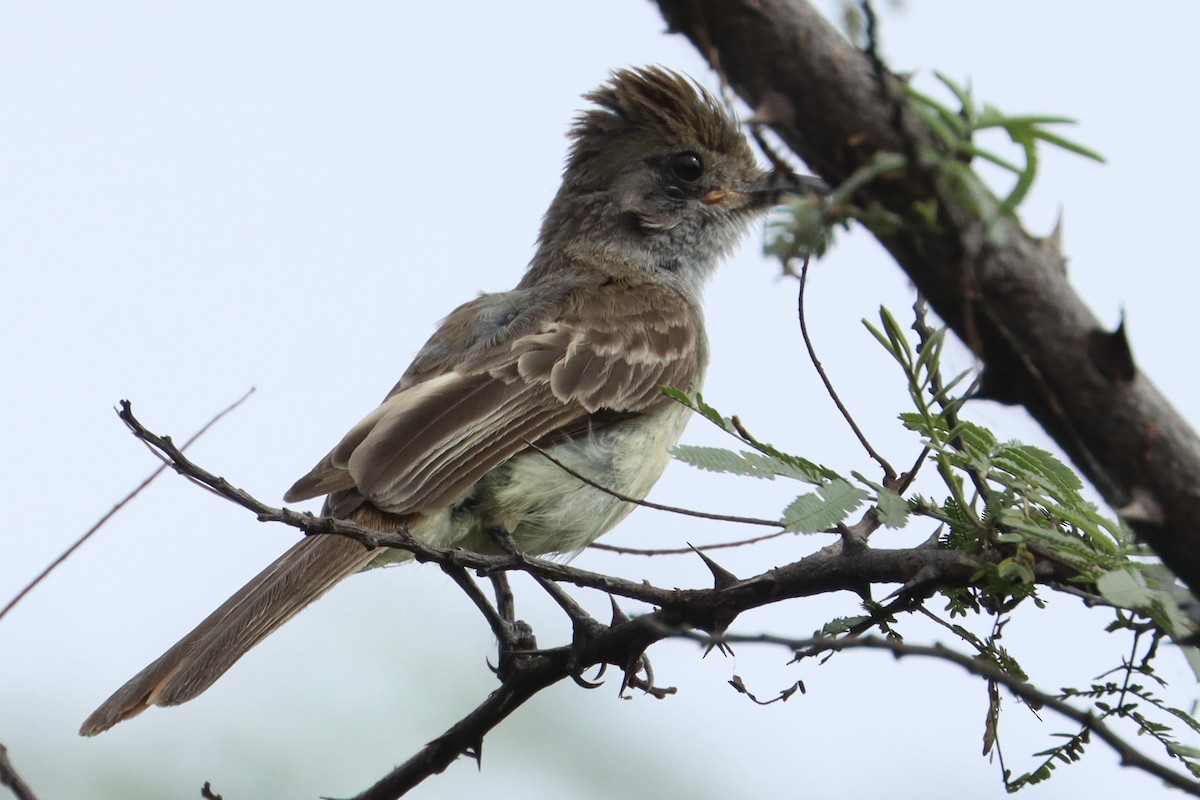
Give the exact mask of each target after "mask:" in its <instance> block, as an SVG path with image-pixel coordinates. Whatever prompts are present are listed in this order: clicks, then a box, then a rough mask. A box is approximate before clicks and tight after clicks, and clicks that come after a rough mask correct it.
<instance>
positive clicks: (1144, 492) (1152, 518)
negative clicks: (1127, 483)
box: [1117, 486, 1165, 525]
mask: <svg viewBox="0 0 1200 800" xmlns="http://www.w3.org/2000/svg"><path fill="white" fill-rule="evenodd" d="M1132 495H1133V499H1132V500H1130V501H1129V502H1128V503H1126V504H1125V505H1123V506H1121V507H1120V508H1118V509H1117V514H1118V515H1120V516H1121V517H1122V518H1123V519H1126V520H1128V521H1129V522H1132V523H1134V524H1137V523H1145V524H1149V525H1162V524H1163V520H1164V519H1165V515H1164V514H1163V510H1162V506H1161V505H1160V504H1159V502H1158V500H1156V499H1155V498H1154V495H1153V494H1152V493H1151V492H1150V491H1149V490H1148V489H1145V488H1143V487H1141V486H1135V487H1133V492H1132Z"/></svg>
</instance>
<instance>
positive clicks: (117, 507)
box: [0, 386, 254, 619]
mask: <svg viewBox="0 0 1200 800" xmlns="http://www.w3.org/2000/svg"><path fill="white" fill-rule="evenodd" d="M252 394H254V387H253V386H251V387H250V389H249V391H247V392H246V393H245V394H244V395H242V396H241V397H239V398H238V399H237V400H235V401H234V402H233V403H231V404H229V405H228V406H226V407H225V409H224V410H223V411H221V412H220V413H218V414H217V415H216V416H215V417H213V418H212V419H210V420H209V421H208V422H206V423H205V424H204V427H202V428H201V429H200V430H198V431H196V432H195V433H194V434H192V438H190V439H188V440H187V441H186V442H184V443H183V447H181V448H179V449H180V451H183V450H187V449H188V448H189V447H191V446H192V443H193V442H195V441H196V440H197V439H199V438H200V437H201V436H203V435H204V434H205V433H207V432H208V429H209V428H211V427H212V426H213V425H215V424H217V423H218V422H220V421H221V420H222V419H223V418H224V417H225V415H226V414H229V413H230V412H231V411H233V410H234V409H235V408H237V407H238V406H240V405H241V404H242V403H244V402H246V399H247V398H248V397H250V395H252ZM166 468H167V465H166V464H163V465H162V466H161V467H159V468H158V469H156V470H154V472H152V473H150V477H148V478H146V479H145V480H144V481H142V482H141V483H139V484H138V485H137V488H135V489H134V490H133V491H132V492H130V493H129V494H127V495H125V496H124V497H123V498H121V501H120V502H119V503H117V504H116V505H115V506H113V507H112V508H111V509H109V511H108V513H107V514H105V515H104V516H103V517H101V518H100V519H99V520H97V521H96V524H95V525H93V526H92V527H90V528H88V529H87V532H86V533H84V534H83V535H82V536H80V537H79V538H78V539H76V540H75V542H74V544H72V545H71V546H70V547H68V548H67V549H66V550H64V551H63V552H62V554H61V555H59V557H58V558H56V559H54V560H53V561H51V562H50V564H49V565H48V566H47V567H46V568H45V569H44V570H42V571H41V572H39V573H38V575H37V577H36V578H34V579H33V580H31V581H30V582H29V583H28V584H26V586H25V588H23V589H21V591H19V592H17V596H16V597H14V598H13V599H12V600H9V601H8V605H6V606H4V608H2V609H0V619H4V615H5V614H7V613H8V612H9V611H11V610H12V609H13V608H14V607H16V605H17V603H19V602H21V599H22V598H24V597H25V595H27V594H29V593H30V592H31V591H33V588H34V587H35V586H37V585H38V584H39V583H41V582H42V581H43V580H45V578H46V576H48V575H49V574H50V573H51V572H53V571H54V570H55V569H57V568H58V566H59V565H60V564H62V563H63V562H64V561H66V560H67V559H68V558H70V557H71V554H72V553H74V552H75V551H76V550H78V549H79V548H80V547H81V546H83V543H84V542H86V541H87V540H88V539H90V538H92V535H93V534H94V533H96V531H98V530H100V528H101V527H103V525H104V523H106V522H108V521H109V520H110V519H112V517H113V515H114V514H116V513H117V512H118V511H120V510H121V509H122V508H124V507H125V505H126V504H127V503H129V501H130V500H132V499H133V498H135V497H137V496H138V495H139V494H141V492H142V490H143V489H145V488H146V487H147V486H149V485H150V484H151V483H152V482H153V481H154V479H155V478H157V477H158V476H159V475H161V474H162V473H163V470H165V469H166Z"/></svg>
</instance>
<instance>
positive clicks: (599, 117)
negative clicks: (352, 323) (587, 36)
mask: <svg viewBox="0 0 1200 800" xmlns="http://www.w3.org/2000/svg"><path fill="white" fill-rule="evenodd" d="M587 97H588V99H589V100H591V101H592V102H593V103H595V106H596V107H595V108H593V109H591V110H588V111H585V112H583V113H582V114H581V115H580V116H579V118H578V119H577V121H576V124H575V126H574V128H573V129H572V131H571V137H572V140H573V144H572V147H571V150H570V153H569V156H568V159H567V166H566V169H565V171H564V174H563V184H562V188H561V189H560V191H559V192H558V195H557V196H556V197H555V199H554V202H553V203H552V204H551V206H550V209H549V210H548V211H547V213H546V218H545V220H544V223H543V226H542V232H541V236H540V241H539V249H538V252H537V254H536V256H535V257H534V259H533V261H532V263H531V264H530V266H529V269H528V271H527V272H526V274H525V276H524V278H523V279H522V280H521V282H520V283H519V284H518V285H517V287H516V288H515V289H513V290H511V291H509V292H501V293H495V294H485V295H481V296H480V297H478V298H476V299H475V300H472V301H471V302H468V303H466V304H464V305H462V306H460V307H459V308H458V309H456V310H455V311H454V312H452V313H451V314H450V315H449V316H448V317H446V318H445V320H443V321H442V323H441V325H440V326H439V328H438V330H437V331H436V332H435V333H434V335H433V336H432V337H431V338H430V340H429V342H427V343H426V345H425V347H424V348H423V349H422V350H421V351H420V353H419V354H418V355H417V358H416V359H415V360H414V362H413V363H412V365H411V366H410V367H409V369H408V370H407V371H406V372H405V374H404V376H403V377H402V378H401V379H400V382H399V383H397V384H396V386H395V388H393V389H392V391H391V392H390V393H389V394H388V396H387V397H386V398H385V399H384V401H383V403H382V404H381V405H380V406H379V407H378V408H377V409H376V410H375V411H373V412H372V413H371V414H369V415H368V416H367V417H365V418H364V419H363V420H362V421H361V422H360V423H359V424H358V425H356V426H354V428H352V429H351V430H350V432H349V433H347V434H346V436H345V437H344V438H343V439H342V441H341V442H340V443H339V444H338V445H337V446H336V447H334V448H333V449H332V450H331V451H330V452H329V454H328V455H326V456H325V458H323V459H322V460H321V461H320V462H319V463H318V464H317V465H316V466H315V467H314V468H313V469H312V470H311V471H310V472H309V473H308V474H307V475H305V476H304V477H303V478H301V479H300V480H299V481H297V482H296V484H295V485H294V486H293V487H292V488H291V489H290V490H289V491H288V493H287V495H286V496H285V499H286V500H287V501H288V502H295V501H299V500H304V499H308V498H312V497H318V496H320V495H328V498H327V499H326V501H325V507H324V510H325V513H326V514H330V515H333V516H338V517H342V518H347V519H352V520H355V521H356V522H359V523H360V524H363V525H368V526H371V527H375V528H379V529H381V530H396V529H398V528H400V527H406V528H408V529H409V530H411V531H412V532H413V533H414V534H415V535H417V536H420V537H422V538H425V539H426V540H428V541H431V542H434V543H437V544H441V545H448V546H458V547H466V548H470V549H475V550H478V551H483V552H486V551H490V550H494V549H495V548H496V544H495V540H494V539H495V537H494V535H493V529H496V528H502V529H504V530H505V531H507V532H508V533H509V534H511V536H512V538H513V540H514V541H515V542H516V543H517V545H518V547H520V548H521V549H522V550H523V551H525V552H528V553H530V554H543V553H572V552H575V551H577V550H579V549H581V548H583V547H585V546H586V545H587V544H588V543H590V542H591V541H593V540H594V539H595V538H596V537H598V536H600V535H601V534H603V533H604V532H605V531H607V530H609V529H610V528H611V527H612V526H613V525H615V524H616V523H617V521H619V520H620V519H621V518H622V517H624V516H625V515H626V514H627V513H629V511H630V510H631V506H630V504H628V503H625V502H621V501H618V500H616V499H615V498H613V497H612V496H611V495H609V494H606V493H604V492H601V491H599V490H597V489H595V488H593V487H591V486H588V485H587V484H585V483H582V482H580V481H579V480H578V479H576V478H573V477H571V476H570V475H568V474H567V473H565V472H564V471H563V470H561V469H560V468H559V467H557V466H555V465H553V464H552V463H551V462H549V461H548V460H547V459H545V458H544V457H543V456H542V455H541V454H540V453H539V452H537V451H536V450H534V449H531V448H530V447H529V443H530V442H534V443H537V444H538V446H539V447H545V448H546V449H547V450H549V451H551V452H552V453H553V454H554V456H555V458H557V459H559V460H561V461H562V462H564V463H566V464H568V465H569V466H570V467H572V468H573V469H575V470H576V471H579V472H580V473H582V474H586V475H589V477H591V478H592V479H594V480H595V481H597V482H599V483H600V484H602V485H606V486H609V487H611V488H612V489H614V490H615V491H617V492H620V493H622V494H625V495H630V496H635V497H642V496H644V495H645V494H646V493H647V492H648V491H649V490H650V487H651V486H652V485H653V483H654V482H655V481H656V480H657V479H658V477H659V475H660V474H661V473H662V470H663V469H664V468H665V466H666V464H667V461H668V460H669V455H668V451H669V448H670V447H671V446H673V445H674V444H675V442H676V441H678V438H679V435H680V433H681V432H682V430H683V426H684V425H685V423H686V421H687V418H688V413H687V411H686V410H685V409H683V408H682V407H680V406H678V405H677V404H674V403H672V402H671V401H670V400H669V399H668V398H667V397H666V396H665V395H664V394H663V392H662V388H663V387H664V386H673V387H677V388H680V389H685V390H689V389H697V388H699V386H700V383H701V380H702V378H703V374H704V368H705V366H706V364H707V360H708V356H707V343H706V339H705V335H704V324H703V318H702V315H701V311H700V304H699V292H700V287H701V285H702V284H703V282H704V279H705V277H706V276H707V275H708V274H709V273H711V271H712V270H713V269H714V268H715V266H716V264H717V262H718V261H719V260H720V258H721V257H722V256H723V255H724V254H725V253H727V252H728V251H729V250H730V249H731V248H732V246H733V245H734V243H735V242H736V241H737V239H738V238H739V236H740V235H741V234H742V233H743V231H744V230H745V227H746V225H747V224H748V222H749V221H750V220H751V219H752V218H753V217H754V215H755V214H756V213H758V212H759V211H761V210H763V209H765V208H767V207H768V206H769V205H770V204H771V203H772V202H773V201H774V199H775V197H776V196H777V194H778V190H777V189H776V188H774V184H773V183H771V182H770V181H768V180H767V177H768V176H766V175H765V174H764V173H763V172H762V171H761V170H760V169H759V168H758V167H757V166H756V164H755V163H754V159H753V156H752V154H751V152H750V149H749V147H748V146H747V144H746V142H745V140H744V138H743V137H742V135H741V133H740V132H739V131H738V129H737V126H736V125H735V124H734V123H733V122H732V121H731V120H730V119H729V118H728V117H727V116H726V115H725V113H724V112H723V111H722V110H721V108H720V107H719V106H718V105H717V103H716V102H715V101H714V99H713V98H712V97H711V96H710V95H708V93H706V92H704V91H703V90H702V89H699V88H698V87H697V86H695V84H693V83H692V82H691V81H689V80H688V79H686V78H684V77H682V76H679V75H676V74H674V73H671V72H668V71H666V70H662V69H656V68H652V69H640V70H628V71H621V72H617V73H614V74H613V76H612V79H611V81H610V82H609V83H607V84H605V85H604V86H602V87H601V88H599V89H597V90H596V91H594V92H592V93H590V94H589V95H587ZM408 557H409V556H408V554H406V553H403V552H399V551H383V552H378V551H376V552H369V551H366V550H364V549H363V548H362V547H361V546H360V545H359V544H357V543H355V542H353V541H350V540H347V539H343V538H340V537H325V536H316V537H310V538H307V539H304V540H303V541H301V542H299V543H298V544H296V545H295V546H294V547H292V548H291V549H290V550H289V551H288V552H287V553H285V554H284V555H283V556H281V557H280V558H279V559H278V560H276V561H275V562H274V563H273V564H271V565H270V566H269V567H267V568H266V569H265V570H264V571H263V572H262V573H260V574H259V575H258V576H257V577H256V578H254V579H253V580H252V581H251V582H250V583H248V584H247V585H246V586H245V587H243V588H242V589H241V590H239V591H238V592H237V593H236V594H235V595H234V596H233V597H231V598H230V599H229V600H228V601H226V602H225V603H224V604H223V605H222V606H221V607H220V608H218V609H217V610H216V611H214V612H213V613H212V614H211V615H210V616H209V617H208V618H207V619H206V620H204V622H202V623H201V624H200V625H199V626H198V627H197V628H196V629H195V630H193V631H192V632H191V633H189V634H188V635H187V636H185V637H184V638H183V639H182V640H181V641H180V642H179V643H177V644H176V645H175V646H174V647H172V648H171V649H170V650H168V651H167V652H166V653H164V654H163V655H162V656H161V657H160V658H159V659H158V660H156V661H155V662H153V663H152V664H150V665H149V666H148V667H146V669H144V670H143V671H142V672H140V673H138V675H136V676H135V677H134V678H132V679H131V680H130V681H129V682H128V683H126V685H125V686H123V687H122V688H121V689H119V690H118V691H117V692H116V693H115V694H113V696H112V697H110V698H109V699H108V700H107V701H106V702H105V703H104V704H103V705H101V706H100V708H99V709H97V710H96V712H95V713H93V714H92V716H90V717H89V718H88V719H87V721H86V722H84V724H83V728H82V730H81V732H82V733H83V734H85V735H92V734H96V733H99V732H101V731H103V730H106V729H107V728H109V727H111V726H112V725H114V724H116V723H117V722H119V721H121V720H123V719H127V718H129V717H131V716H134V715H135V714H138V713H140V712H141V711H142V710H143V709H145V708H146V707H148V706H150V705H175V704H178V703H182V702H185V701H187V700H189V699H191V698H193V697H195V696H196V695H198V694H200V693H201V692H203V691H204V690H205V689H206V688H208V686H210V685H211V684H212V683H213V681H215V680H216V679H217V678H218V677H220V676H221V675H222V674H223V673H224V672H225V671H226V670H228V669H229V668H230V667H231V666H232V665H233V664H234V662H236V661H237V660H238V659H239V658H240V657H241V656H242V655H243V654H244V653H245V652H246V651H248V650H249V649H250V648H251V647H253V646H254V645H255V644H257V643H258V642H259V641H261V640H262V639H263V638H264V637H265V636H267V635H268V634H269V633H270V632H271V631H273V630H275V629H276V628H277V627H279V626H280V625H282V624H283V623H284V622H286V621H287V620H288V619H290V618H291V617H292V616H293V615H295V614H296V613H297V612H298V611H300V610H301V609H302V608H304V606H305V605H307V604H308V603H310V602H312V601H313V600H315V599H316V598H317V597H319V596H320V595H321V594H323V593H324V592H325V591H326V590H328V589H329V588H330V587H332V586H333V585H334V584H336V583H337V582H338V581H340V580H342V579H343V578H345V577H346V576H348V575H350V574H353V573H354V572H357V571H359V570H361V569H364V568H366V567H368V566H375V565H378V564H381V563H387V562H394V561H402V560H405V559H406V558H408Z"/></svg>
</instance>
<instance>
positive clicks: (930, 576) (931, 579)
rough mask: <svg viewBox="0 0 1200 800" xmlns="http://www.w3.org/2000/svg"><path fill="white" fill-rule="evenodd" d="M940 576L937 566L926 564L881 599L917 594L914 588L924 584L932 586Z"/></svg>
mask: <svg viewBox="0 0 1200 800" xmlns="http://www.w3.org/2000/svg"><path fill="white" fill-rule="evenodd" d="M941 577H942V573H941V571H940V570H939V569H938V568H937V567H935V566H933V565H932V564H926V565H925V566H923V567H921V568H920V569H919V570H917V574H916V575H913V576H912V577H911V578H909V579H908V582H907V583H905V584H904V585H903V586H901V587H900V588H899V589H897V590H896V591H894V592H892V593H891V594H889V595H888V596H887V597H885V598H883V599H884V600H891V599H893V598H896V597H913V596H914V595H916V594H917V592H916V591H915V590H916V589H919V588H921V587H924V586H933V585H935V584H937V582H938V581H939V580H940V579H941Z"/></svg>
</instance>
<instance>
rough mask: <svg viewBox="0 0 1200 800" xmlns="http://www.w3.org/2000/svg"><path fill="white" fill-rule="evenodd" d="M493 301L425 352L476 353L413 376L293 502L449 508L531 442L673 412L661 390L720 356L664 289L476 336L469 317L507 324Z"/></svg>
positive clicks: (476, 304) (605, 285) (617, 289)
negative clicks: (595, 422) (595, 418)
mask: <svg viewBox="0 0 1200 800" xmlns="http://www.w3.org/2000/svg"><path fill="white" fill-rule="evenodd" d="M489 297H492V296H487V295H485V296H484V297H483V298H480V299H478V300H476V301H472V303H471V304H468V306H464V307H463V308H462V309H459V311H458V312H455V314H454V315H451V316H450V317H448V318H447V320H446V322H445V323H443V328H442V329H440V330H439V332H438V333H437V334H435V335H434V337H433V338H432V339H431V340H430V344H427V345H426V347H425V350H424V351H423V352H426V353H437V354H438V358H439V359H442V358H444V356H443V355H442V354H443V353H444V352H445V350H446V349H447V348H446V347H445V346H443V344H442V343H441V340H440V339H439V337H442V339H444V340H448V341H452V342H453V343H454V344H455V345H456V346H459V347H462V348H465V351H466V352H465V354H464V357H463V358H462V359H460V360H459V361H458V362H457V363H455V364H452V365H451V364H449V362H444V363H446V365H447V366H446V369H445V370H444V371H443V372H440V373H435V371H434V370H433V369H431V368H429V369H427V368H425V367H422V368H421V370H419V371H418V372H419V379H412V378H410V376H406V378H405V379H402V380H401V382H400V383H399V384H398V385H397V387H396V389H395V390H393V393H392V394H391V395H390V396H389V397H388V398H387V399H386V400H385V401H384V402H383V404H382V405H381V406H380V407H379V408H377V409H376V410H375V411H373V412H372V413H371V414H369V415H368V416H367V417H365V418H364V419H363V420H362V421H361V422H360V423H358V425H356V426H354V428H352V429H351V430H350V432H349V433H348V434H346V436H345V438H343V440H342V441H341V442H340V443H339V444H338V445H337V446H336V447H335V448H334V449H333V450H332V451H331V452H330V453H329V455H327V456H326V457H325V458H324V459H322V461H321V462H320V463H319V464H317V466H316V467H314V468H313V470H312V471H311V472H309V474H308V475H306V476H304V477H303V478H301V479H300V480H299V481H297V482H296V485H295V486H293V487H292V489H291V490H290V491H289V492H288V494H287V495H286V499H287V500H288V501H289V502H291V501H295V500H300V499H305V498H308V497H315V496H317V495H319V494H323V493H326V492H329V491H338V490H342V489H350V488H354V489H356V490H357V491H358V492H359V493H360V494H361V495H362V496H363V497H364V498H366V499H367V500H368V501H369V502H370V503H372V504H373V505H375V506H376V507H377V508H380V509H382V510H384V511H388V512H391V513H395V514H410V513H422V512H428V511H432V510H436V509H440V508H443V507H445V506H446V505H447V504H449V503H451V502H453V501H454V500H455V499H457V498H459V497H461V496H463V495H464V494H465V493H466V492H467V491H468V490H469V489H470V487H471V486H472V485H473V484H474V483H475V482H476V481H478V480H479V479H480V478H482V477H483V476H484V475H485V474H486V473H487V472H489V471H490V470H492V469H494V468H495V467H497V466H498V465H500V464H502V463H504V461H506V460H508V459H509V458H512V457H513V456H514V455H516V454H517V453H519V452H521V451H522V450H525V449H526V448H527V447H528V446H529V443H530V442H535V441H537V440H539V439H542V438H543V437H545V436H547V435H550V434H553V433H555V432H556V431H560V430H563V429H568V430H575V429H579V426H580V424H584V425H585V427H584V428H583V429H586V422H585V421H586V419H587V418H589V417H590V416H591V415H593V414H596V413H602V414H604V415H605V419H606V420H608V421H611V419H610V418H611V417H612V415H613V413H617V414H639V413H644V412H646V411H649V410H652V409H654V408H657V407H660V406H661V405H663V404H665V403H669V402H670V400H669V399H668V398H666V397H665V395H663V393H662V387H663V386H668V385H669V386H675V387H679V388H684V389H688V388H692V387H693V386H696V385H698V383H699V379H700V376H701V375H702V373H703V369H704V366H705V363H706V361H707V348H706V342H705V340H704V334H703V328H702V321H701V320H700V318H699V316H698V311H697V310H696V304H695V303H693V302H689V301H688V300H686V299H685V298H684V297H682V296H681V295H679V294H677V293H676V292H675V291H673V290H671V289H669V288H666V287H663V286H661V285H658V284H652V283H646V282H631V281H615V280H607V279H606V280H603V281H597V282H595V283H594V284H591V285H589V286H587V287H585V290H581V291H577V292H574V293H570V294H565V295H563V296H562V297H561V298H560V300H559V301H558V302H557V304H556V305H553V306H549V307H545V308H541V309H539V311H540V320H533V321H532V322H531V321H529V320H525V321H524V322H523V323H522V324H523V326H524V327H523V328H522V329H520V330H516V331H508V332H506V331H498V330H495V329H488V330H478V331H475V332H474V333H473V334H471V335H470V336H468V335H467V334H466V333H464V330H465V328H466V326H468V325H469V323H470V319H472V318H479V317H481V316H482V317H488V318H490V317H495V316H497V315H495V314H488V312H487V309H488V306H487V300H488V298H489ZM497 297H500V298H501V299H499V300H496V301H493V302H497V303H499V302H504V303H507V304H509V305H511V304H512V300H511V298H510V299H504V296H497ZM468 311H469V312H470V314H467V312H468ZM456 315H457V316H456ZM471 315H474V316H473V317H472V316H471ZM451 326H452V328H453V329H449V328H450V327H451ZM472 336H473V337H474V338H472Z"/></svg>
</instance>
